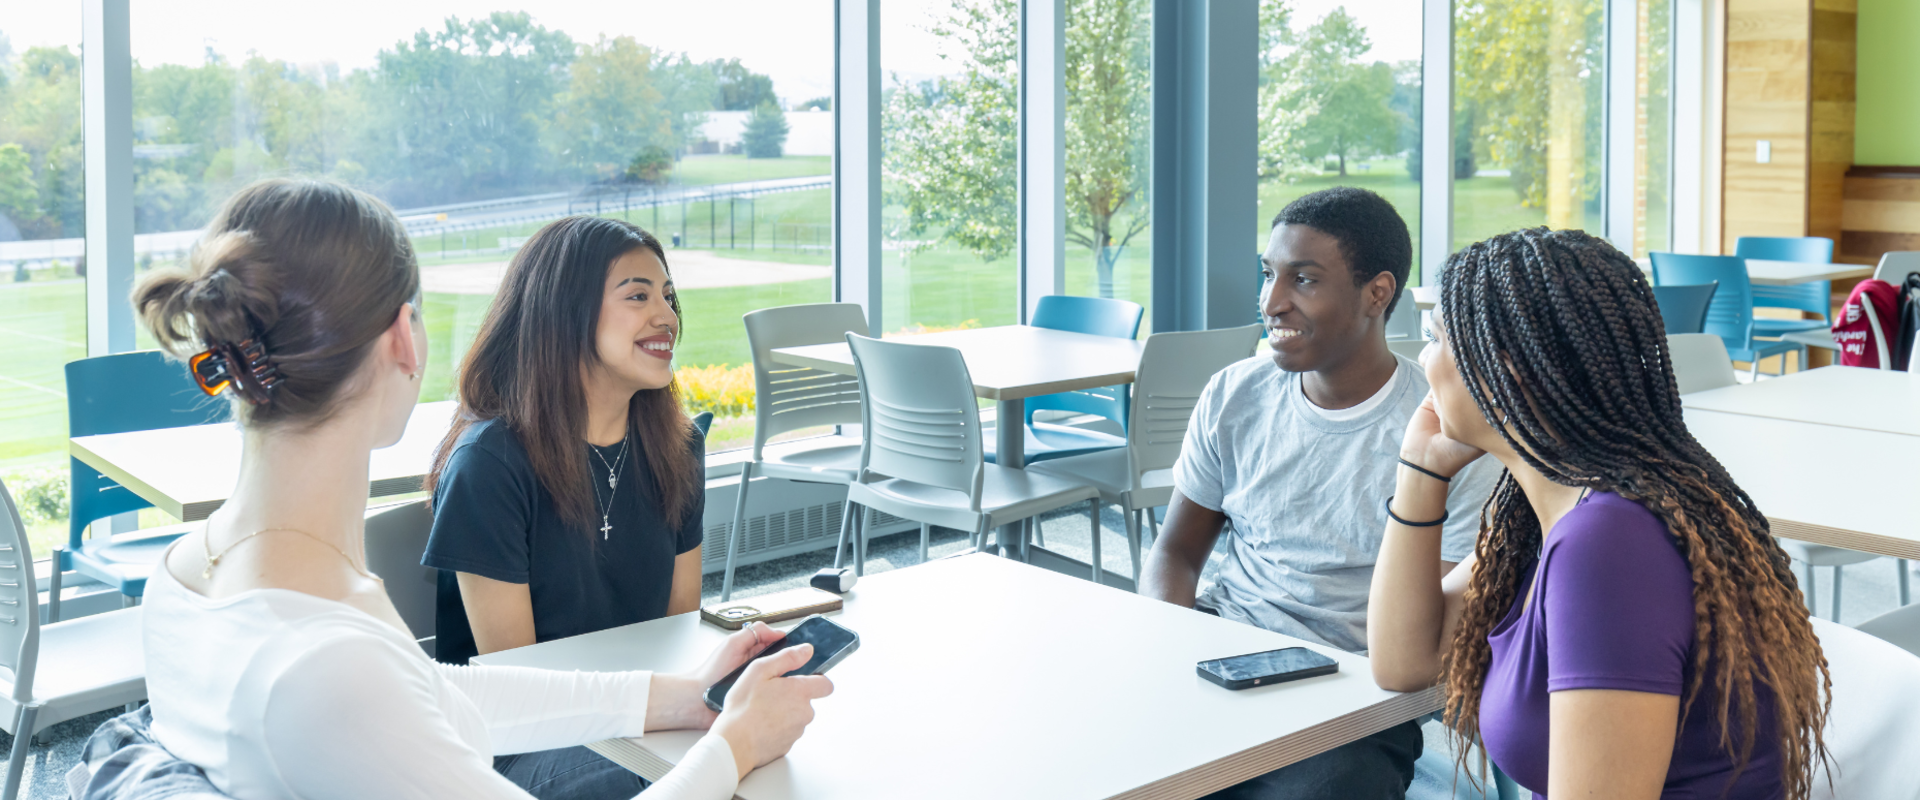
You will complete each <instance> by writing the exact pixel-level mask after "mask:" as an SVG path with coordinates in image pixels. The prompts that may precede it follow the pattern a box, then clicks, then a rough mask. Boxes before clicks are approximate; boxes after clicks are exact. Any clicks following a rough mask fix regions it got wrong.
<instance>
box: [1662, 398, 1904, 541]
mask: <svg viewBox="0 0 1920 800" xmlns="http://www.w3.org/2000/svg"><path fill="white" fill-rule="evenodd" d="M1829 369H1836V368H1835V367H1827V368H1825V369H1822V370H1815V372H1825V371H1826V370H1829ZM1703 394H1704V393H1703ZM1689 397H1691V395H1689ZM1684 413H1685V414H1686V419H1687V428H1688V430H1689V431H1691V432H1692V433H1693V436H1694V438H1695V439H1696V440H1698V441H1699V442H1700V444H1701V446H1703V447H1705V448H1706V450H1707V452H1709V453H1711V454H1713V456H1714V458H1715V459H1717V460H1719V462H1720V463H1721V465H1723V466H1725V467H1726V469H1727V472H1728V473H1729V474H1730V475H1731V476H1732V477H1733V481H1734V483H1736V484H1738V485H1739V486H1740V488H1741V489H1742V490H1744V491H1746V493H1747V495H1748V496H1750V497H1752V498H1753V502H1754V504H1755V506H1757V507H1758V508H1759V510H1760V513H1762V514H1764V515H1766V517H1767V521H1768V523H1769V525H1770V526H1771V528H1772V531H1773V535H1775V536H1779V537H1783V538H1787V539H1795V540H1799V541H1803V542H1812V543H1814V544H1824V545H1828V546H1832V547H1842V548H1846V549H1848V550H1858V551H1861V552H1866V553H1874V554H1876V555H1883V556H1893V557H1895V558H1908V559H1920V516H1916V515H1915V514H1914V513H1913V508H1914V503H1913V497H1914V495H1915V492H1916V491H1920V436H1915V435H1909V434H1906V433H1898V432H1893V431H1886V430H1874V429H1871V428H1863V427H1857V426H1848V425H1830V424H1825V423H1821V422H1808V421H1804V420H1797V419H1784V418H1781V417H1778V416H1763V415H1754V414H1746V413H1736V412H1730V411H1718V410H1710V409H1707V408H1698V407H1689V408H1686V409H1685V412H1684Z"/></svg>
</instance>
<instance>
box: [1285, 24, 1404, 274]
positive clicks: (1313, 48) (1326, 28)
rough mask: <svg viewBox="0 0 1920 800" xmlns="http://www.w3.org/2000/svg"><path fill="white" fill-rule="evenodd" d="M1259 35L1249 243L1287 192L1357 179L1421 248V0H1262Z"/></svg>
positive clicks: (1299, 192) (1297, 194) (1290, 196)
mask: <svg viewBox="0 0 1920 800" xmlns="http://www.w3.org/2000/svg"><path fill="white" fill-rule="evenodd" d="M1260 35H1261V50H1260V64H1259V69H1260V95H1259V97H1260V100H1259V102H1260V109H1259V120H1260V122H1259V125H1260V131H1259V141H1260V153H1259V169H1260V215H1259V223H1260V227H1259V230H1258V231H1257V235H1258V239H1257V242H1258V245H1257V246H1258V247H1260V248H1264V247H1265V246H1266V242H1267V235H1268V233H1269V230H1268V226H1269V223H1271V222H1272V220H1273V218H1274V215H1276V214H1278V213H1279V212H1280V210H1281V209H1282V208H1285V207H1286V204H1287V203H1289V202H1292V201H1293V200H1294V199H1295V198H1297V197H1300V196H1301V195H1304V194H1307V193H1309V192H1313V191H1316V190H1319V189H1324V188H1327V187H1330V186H1358V187H1362V188H1365V189H1370V190H1372V191H1374V192H1377V193H1379V194H1380V195H1381V196H1383V197H1385V198H1387V200H1388V201H1390V202H1392V203H1393V206H1394V208H1395V209H1397V210H1398V211H1399V212H1400V216H1401V217H1402V218H1404V219H1405V220H1406V222H1407V228H1408V231H1409V233H1411V234H1412V236H1413V241H1414V245H1413V252H1415V253H1416V254H1417V253H1419V252H1420V188H1421V187H1420V164H1421V159H1420V140H1421V133H1420V51H1421V48H1420V2H1419V0H1346V1H1345V2H1342V0H1261V4H1260ZM1249 268H1251V267H1249ZM1412 282H1413V283H1418V282H1419V265H1418V264H1417V263H1416V264H1415V265H1414V273H1413V277H1412Z"/></svg>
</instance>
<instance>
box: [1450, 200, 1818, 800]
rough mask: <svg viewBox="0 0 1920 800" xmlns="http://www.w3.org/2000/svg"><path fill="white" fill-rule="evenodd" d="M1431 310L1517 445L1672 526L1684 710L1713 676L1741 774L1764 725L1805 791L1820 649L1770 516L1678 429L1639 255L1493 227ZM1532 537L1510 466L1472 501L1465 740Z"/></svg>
mask: <svg viewBox="0 0 1920 800" xmlns="http://www.w3.org/2000/svg"><path fill="white" fill-rule="evenodd" d="M1441 308H1442V309H1444V311H1445V314H1443V315H1442V316H1443V318H1444V321H1445V324H1446V331H1447V341H1448V346H1449V348H1450V349H1451V352H1452V353H1453V357H1454V360H1455V363H1456V364H1458V365H1459V368H1460V376H1461V378H1462V379H1464V382H1465V383H1466V386H1467V391H1468V393H1469V394H1471V395H1472V396H1473V401H1474V404H1475V405H1476V406H1478V407H1479V409H1480V414H1481V416H1482V417H1484V418H1485V419H1486V421H1487V424H1489V425H1491V426H1492V427H1493V429H1494V430H1496V431H1499V432H1500V435H1501V436H1502V437H1503V438H1505V439H1506V442H1507V444H1508V445H1509V446H1511V447H1512V448H1513V449H1514V451H1515V452H1517V453H1519V454H1520V456H1521V457H1522V458H1524V459H1526V461H1527V463H1528V464H1529V465H1530V466H1532V467H1533V468H1534V469H1537V470H1539V471H1540V472H1541V474H1543V475H1545V476H1547V478H1548V479H1549V480H1552V481H1553V482H1555V483H1558V484H1561V485H1563V486H1584V487H1590V488H1591V489H1593V490H1595V491H1603V492H1614V493H1617V494H1619V495H1620V496H1622V497H1625V498H1627V499H1630V500H1633V501H1635V502H1638V503H1640V504H1641V505H1642V506H1644V507H1646V509H1647V510H1648V511H1649V512H1652V513H1653V515H1654V516H1656V517H1659V518H1660V521H1661V522H1663V523H1665V524H1666V526H1667V530H1668V532H1669V533H1670V534H1671V535H1672V537H1673V540H1674V544H1675V546H1676V547H1678V548H1679V550H1680V556H1681V558H1683V559H1685V560H1686V562H1687V566H1688V568H1689V570H1690V571H1691V573H1692V577H1693V615H1694V623H1693V624H1694V648H1693V663H1692V665H1691V673H1692V677H1691V679H1690V680H1689V684H1688V686H1687V689H1686V694H1685V697H1684V699H1683V703H1682V706H1681V712H1680V713H1681V719H1682V720H1683V721H1684V720H1685V718H1686V715H1687V714H1688V713H1691V712H1692V710H1693V703H1694V701H1695V700H1696V699H1698V698H1699V695H1700V691H1701V688H1702V686H1703V685H1705V684H1707V683H1708V682H1709V681H1711V690H1710V692H1709V698H1710V700H1709V702H1710V706H1711V707H1710V709H1709V710H1710V711H1711V712H1713V713H1715V715H1716V719H1717V721H1718V724H1719V728H1720V731H1721V746H1722V747H1725V748H1727V750H1728V752H1729V754H1730V755H1732V756H1733V757H1734V759H1735V762H1736V768H1735V774H1734V777H1735V778H1737V777H1738V774H1739V773H1738V771H1739V770H1740V769H1744V768H1745V767H1746V765H1747V760H1748V758H1749V756H1750V755H1751V754H1752V751H1753V743H1754V739H1755V737H1756V736H1757V735H1760V734H1761V733H1766V734H1767V735H1770V736H1772V737H1775V738H1776V740H1777V743H1778V744H1779V747H1780V755H1781V766H1782V768H1783V770H1784V776H1783V780H1784V785H1785V788H1786V795H1785V796H1786V797H1788V798H1792V799H1793V800H1804V798H1806V797H1807V795H1808V792H1809V790H1810V784H1811V781H1812V769H1811V767H1812V764H1813V763H1814V761H1815V760H1822V761H1824V760H1825V759H1826V744H1825V741H1824V740H1823V739H1822V737H1821V731H1822V730H1823V729H1824V728H1825V725H1826V717H1827V707H1826V705H1825V704H1824V703H1823V701H1822V696H1821V695H1822V692H1823V690H1825V691H1828V692H1829V693H1830V690H1831V679H1830V677H1829V676H1828V672H1827V662H1826V658H1825V657H1824V656H1823V655H1822V654H1821V650H1820V643H1819V641H1818V640H1816V639H1815V638H1814V634H1813V626H1812V624H1811V623H1810V622H1808V620H1807V609H1806V607H1805V606H1804V605H1802V602H1803V600H1802V596H1801V594H1800V589H1799V586H1798V583H1797V582H1796V581H1795V580H1794V576H1793V572H1792V569H1791V566H1790V564H1789V562H1788V560H1787V554H1786V552H1785V551H1783V550H1781V549H1780V545H1779V543H1778V542H1776V541H1774V538H1773V536H1772V535H1771V533H1770V532H1769V530H1768V526H1767V519H1766V517H1764V516H1762V515H1761V514H1760V512H1759V510H1758V509H1756V508H1755V507H1754V504H1753V499H1752V498H1750V497H1748V496H1747V493H1746V492H1744V491H1741V489H1740V487H1739V486H1738V485H1736V484H1735V483H1734V482H1733V478H1732V477H1730V476H1728V474H1727V471H1726V469H1725V468H1724V467H1722V466H1721V465H1720V462H1719V461H1718V460H1716V459H1715V458H1714V457H1713V455H1712V454H1710V453H1708V452H1707V451H1706V449H1705V448H1703V447H1701V446H1700V443H1699V442H1698V441H1695V440H1694V438H1693V434H1691V433H1689V432H1688V431H1687V423H1686V419H1685V417H1683V416H1682V415H1681V412H1680V393H1679V389H1678V387H1677V386H1676V384H1675V382H1674V377H1673V364H1672V361H1671V359H1670V357H1669V354H1668V352H1667V338H1666V334H1665V327H1664V326H1663V325H1662V324H1661V322H1660V311H1659V308H1658V306H1656V305H1655V304H1654V300H1653V291H1652V290H1651V289H1650V288H1648V286H1647V281H1646V278H1645V276H1643V275H1642V274H1641V272H1640V269H1639V268H1638V267H1636V266H1635V265H1634V263H1633V259H1631V258H1628V257H1627V256H1626V255H1625V254H1623V253H1621V252H1620V251H1618V250H1615V249H1614V248H1613V246H1612V245H1610V244H1608V243H1607V242H1606V241H1604V240H1602V239H1598V238H1595V237H1592V236H1589V235H1587V234H1585V233H1582V232H1580V231H1574V230H1561V231H1549V230H1547V229H1546V228H1533V229H1530V230H1522V231H1514V232H1513V233H1507V234H1502V235H1500V236H1495V237H1493V238H1491V239H1488V240H1486V241H1484V242H1480V243H1478V244H1474V245H1471V246H1469V247H1467V248H1466V249H1464V250H1461V251H1460V252H1458V253H1455V254H1454V255H1453V257H1452V258H1450V259H1448V261H1447V268H1446V270H1445V271H1444V272H1442V273H1441ZM1543 541H1544V537H1543V533H1542V531H1541V530H1540V520H1539V517H1538V516H1537V515H1535V514H1534V511H1533V508H1532V506H1530V505H1529V504H1528V502H1527V498H1526V496H1525V494H1524V493H1523V492H1522V491H1521V489H1520V485H1519V484H1518V483H1517V482H1515V481H1514V479H1513V476H1512V474H1510V473H1509V474H1505V475H1503V476H1502V477H1501V479H1500V483H1499V485H1498V486H1497V487H1496V488H1495V489H1494V493H1493V496H1492V497H1491V498H1489V499H1488V500H1487V504H1486V506H1485V507H1484V509H1483V510H1482V530H1481V533H1480V539H1479V543H1478V544H1477V545H1476V547H1475V552H1476V554H1477V556H1478V559H1479V560H1478V563H1476V564H1475V565H1474V568H1473V575H1472V579H1471V581H1470V582H1469V583H1468V587H1467V595H1466V606H1465V610H1464V612H1463V613H1462V615H1461V619H1460V626H1459V628H1458V629H1457V631H1456V632H1455V634H1454V637H1453V642H1452V643H1451V645H1450V647H1449V649H1448V652H1447V655H1446V657H1445V668H1444V673H1443V674H1444V677H1443V681H1444V682H1445V684H1446V687H1447V718H1448V722H1449V724H1450V725H1452V726H1453V729H1454V730H1455V731H1456V734H1457V735H1458V736H1459V737H1460V739H1461V741H1463V742H1475V741H1477V740H1478V739H1479V735H1480V724H1479V723H1480V696H1481V691H1482V688H1483V684H1484V683H1485V680H1486V675H1487V666H1488V664H1489V662H1490V660H1491V657H1492V651H1491V649H1490V647H1489V645H1488V643H1487V634H1488V632H1489V631H1491V630H1492V629H1493V626H1494V625H1495V624H1496V622H1497V621H1498V620H1500V619H1502V618H1504V617H1505V616H1506V614H1507V613H1508V612H1509V610H1510V609H1512V607H1513V603H1514V600H1515V599H1516V598H1518V597H1519V595H1520V593H1521V592H1523V591H1526V577H1527V575H1528V574H1529V573H1527V572H1526V570H1527V568H1528V566H1529V565H1530V564H1532V563H1533V561H1534V558H1535V556H1536V554H1538V553H1539V552H1540V547H1541V545H1542V542H1543ZM1709 668H1711V672H1709ZM1756 684H1764V685H1765V686H1766V687H1768V688H1769V689H1771V690H1772V692H1773V695H1774V704H1773V706H1774V707H1773V716H1774V718H1773V719H1771V720H1766V721H1764V722H1763V721H1761V720H1759V719H1757V715H1758V713H1759V710H1760V708H1761V706H1760V704H1759V703H1758V702H1757V700H1756V696H1755V685H1756ZM1730 723H1737V724H1730ZM1459 752H1461V753H1465V752H1467V748H1465V747H1462V748H1459ZM1728 785H1729V787H1731V785H1732V784H1731V779H1729V784H1728Z"/></svg>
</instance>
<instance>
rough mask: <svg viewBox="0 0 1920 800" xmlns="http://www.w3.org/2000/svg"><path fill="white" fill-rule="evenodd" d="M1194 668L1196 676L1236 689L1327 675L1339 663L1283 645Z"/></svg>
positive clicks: (1305, 650)
mask: <svg viewBox="0 0 1920 800" xmlns="http://www.w3.org/2000/svg"><path fill="white" fill-rule="evenodd" d="M1196 668H1197V669H1198V670H1199V672H1200V677H1202V678H1206V679H1207V680H1210V681H1213V682H1214V683H1217V684H1220V685H1221V686H1223V687H1225V688H1228V689H1234V690H1239V689H1249V688H1252V687H1255V686H1265V685H1267V684H1271V683H1285V682H1286V681H1297V680H1300V679H1301V678H1311V677H1314V676H1316V675H1331V674H1333V673H1335V672H1339V671H1340V662H1337V661H1334V660H1333V659H1331V658H1328V657H1326V656H1323V655H1320V654H1319V653H1316V652H1313V651H1312V650H1308V649H1307V648H1304V647H1286V648H1282V649H1279V650H1268V651H1266V652H1264V653H1248V654H1246V655H1244V656H1232V657H1229V658H1216V659H1213V660H1211V661H1202V662H1200V663H1199V664H1197V665H1196Z"/></svg>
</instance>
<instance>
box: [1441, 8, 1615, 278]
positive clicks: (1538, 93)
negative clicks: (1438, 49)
mask: <svg viewBox="0 0 1920 800" xmlns="http://www.w3.org/2000/svg"><path fill="white" fill-rule="evenodd" d="M1453 8H1454V12H1453V25H1454V53H1453V56H1454V84H1453V92H1454V94H1453V113H1454V127H1455V139H1454V169H1453V246H1454V248H1456V249H1457V248H1459V247H1461V246H1463V245H1466V244H1469V243H1472V242H1476V241H1479V240H1481V239H1484V238H1486V237H1488V236H1492V235H1494V234H1497V233H1504V232H1506V231H1511V230H1515V229H1518V228H1525V227H1532V226H1536V225H1546V226H1548V227H1552V228H1581V229H1585V230H1587V231H1588V232H1591V233H1593V234H1595V235H1600V234H1601V233H1602V232H1603V231H1602V213H1603V209H1602V206H1601V189H1602V185H1603V184H1604V183H1605V181H1604V178H1605V175H1604V174H1603V170H1602V165H1603V164H1604V163H1605V160H1604V154H1605V149H1604V147H1605V141H1604V136H1603V131H1604V130H1605V127H1604V125H1603V123H1604V121H1605V112H1606V109H1605V107H1604V97H1605V86H1606V72H1605V66H1606V64H1605V55H1606V47H1605V40H1604V38H1605V36H1604V35H1605V30H1606V26H1605V22H1606V9H1605V2H1604V0H1456V2H1455V3H1454V7H1453ZM1628 113H1631V112H1630V111H1629V112H1628Z"/></svg>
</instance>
